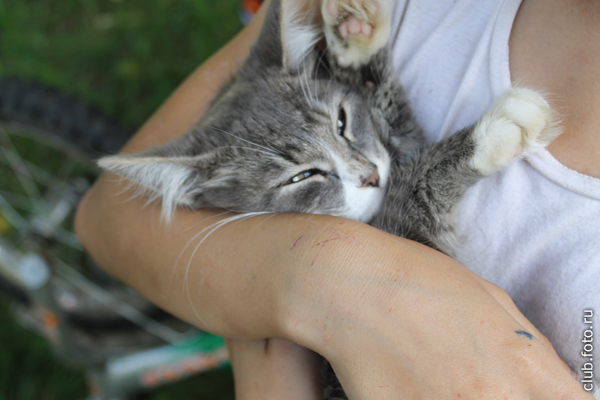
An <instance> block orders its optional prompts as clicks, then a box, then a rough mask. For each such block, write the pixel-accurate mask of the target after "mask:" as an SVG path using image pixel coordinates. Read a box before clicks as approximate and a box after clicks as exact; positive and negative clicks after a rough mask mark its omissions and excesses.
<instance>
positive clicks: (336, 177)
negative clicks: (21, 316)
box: [99, 1, 390, 222]
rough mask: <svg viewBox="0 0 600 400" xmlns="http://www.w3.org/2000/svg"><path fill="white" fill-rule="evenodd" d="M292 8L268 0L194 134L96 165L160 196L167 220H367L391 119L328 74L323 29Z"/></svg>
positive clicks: (383, 175)
mask: <svg viewBox="0 0 600 400" xmlns="http://www.w3.org/2000/svg"><path fill="white" fill-rule="evenodd" d="M288 3H290V2H288ZM293 11H295V10H291V9H288V8H287V6H283V8H281V6H280V4H279V2H278V1H273V3H272V5H271V8H270V10H269V14H268V15H267V19H266V22H265V26H264V28H263V32H262V34H261V37H260V38H259V40H258V42H257V44H256V46H255V47H254V49H253V51H252V54H251V56H250V58H249V59H248V60H247V61H246V63H245V65H244V66H243V67H242V69H241V70H240V73H239V74H238V76H237V77H236V78H235V79H234V81H233V82H232V83H231V84H230V85H228V86H227V88H226V89H225V90H224V91H223V93H222V94H221V95H220V96H219V98H218V99H217V101H216V102H215V103H214V104H213V105H212V107H211V109H210V110H209V111H208V112H207V113H206V115H205V117H204V118H203V120H202V121H201V122H200V124H198V125H197V126H196V127H195V128H193V129H192V131H191V132H189V133H188V134H187V135H185V136H184V137H182V138H181V139H179V140H176V141H174V142H171V143H167V144H165V145H163V146H159V147H156V148H153V149H150V150H147V151H145V152H142V153H138V154H131V155H117V156H112V157H105V158H103V159H101V160H100V162H99V164H100V165H101V166H102V167H103V168H105V169H108V170H110V171H113V172H116V173H117V174H119V175H121V176H123V177H125V178H128V179H130V180H132V181H133V182H134V183H136V184H137V185H138V186H139V187H140V188H141V189H143V190H144V191H145V192H146V193H148V194H149V195H150V196H151V197H152V198H160V199H161V200H162V202H163V215H165V216H169V215H170V213H171V211H172V209H173V208H174V207H175V206H188V207H193V208H199V207H220V208H225V209H228V210H232V211H238V212H251V211H272V212H308V213H324V214H332V215H338V216H344V217H348V218H353V219H357V220H360V221H363V222H367V221H369V220H370V219H372V218H373V217H374V216H375V214H376V213H377V211H378V209H379V206H380V204H381V202H382V200H383V197H384V194H385V188H386V183H387V180H388V175H389V164H390V159H389V155H388V153H387V151H386V150H385V148H384V146H383V145H382V143H381V140H382V138H384V137H386V135H387V132H386V127H387V125H386V124H385V123H384V122H383V121H382V119H381V118H380V117H379V115H378V113H377V111H376V110H374V109H372V108H371V107H370V106H369V104H370V103H371V100H370V98H369V90H370V89H368V88H366V87H359V86H355V85H350V84H347V83H343V82H340V81H339V80H338V79H336V78H334V77H333V76H332V75H331V73H330V71H328V66H327V65H325V64H324V63H323V58H322V57H321V56H322V53H320V52H319V51H318V49H317V46H316V44H317V41H318V38H319V35H320V31H319V30H318V29H315V28H314V27H313V26H312V25H310V24H308V23H303V22H302V21H301V20H302V19H298V18H294V17H293V15H294V13H293ZM297 15H298V14H297V13H296V17H297ZM290 35H292V37H293V40H290V39H289V37H290Z"/></svg>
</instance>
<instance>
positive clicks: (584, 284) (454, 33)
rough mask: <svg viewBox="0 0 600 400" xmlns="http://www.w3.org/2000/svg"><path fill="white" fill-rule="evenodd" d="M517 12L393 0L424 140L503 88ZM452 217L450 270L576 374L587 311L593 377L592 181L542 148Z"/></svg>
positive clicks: (396, 46) (598, 314) (595, 196)
mask: <svg viewBox="0 0 600 400" xmlns="http://www.w3.org/2000/svg"><path fill="white" fill-rule="evenodd" d="M519 6H520V0H455V1H439V0H413V1H410V0H397V1H396V2H395V8H396V9H395V12H394V16H393V22H392V40H393V56H394V63H395V66H396V68H397V71H398V74H399V77H400V81H401V82H402V84H403V85H404V86H405V88H406V90H407V92H408V94H409V97H410V100H411V103H412V106H413V108H414V109H415V112H416V114H417V118H418V120H419V121H420V123H421V125H422V126H423V127H424V128H425V131H426V134H427V136H428V138H429V139H430V140H431V141H435V140H440V139H442V138H444V137H447V136H448V135H451V134H452V133H453V132H455V131H457V130H458V129H460V128H463V127H465V126H468V125H470V124H472V123H473V122H475V121H476V120H477V119H478V118H479V117H480V116H481V115H482V114H483V113H484V111H485V110H486V109H487V108H488V107H489V106H490V105H491V103H492V102H493V100H494V99H496V98H498V97H499V96H500V95H501V94H502V93H503V92H505V91H506V90H508V89H509V88H510V87H511V79H510V70H509V63H508V56H509V52H508V40H509V36H510V31H511V28H512V25H513V21H514V18H515V15H516V13H517V10H518V9H519ZM459 215H460V227H459V233H460V236H461V239H463V241H464V245H463V246H462V249H463V253H462V255H461V257H460V261H461V262H462V263H463V264H465V265H466V266H467V267H469V268H470V269H471V270H473V271H475V272H476V273H478V274H479V275H481V276H482V277H483V278H485V279H487V280H489V281H491V282H493V283H495V284H497V285H499V286H500V287H502V288H503V289H504V290H506V291H507V292H508V293H509V294H510V296H511V297H512V298H513V300H514V301H515V303H516V305H517V306H518V307H519V309H520V310H521V312H523V314H524V315H525V316H526V317H527V318H529V320H530V321H531V322H532V323H533V324H534V325H535V326H536V327H537V328H538V329H539V330H540V331H541V332H542V333H543V334H545V335H546V336H547V337H548V338H549V339H550V341H551V342H552V344H553V345H554V346H555V348H556V350H557V352H558V354H559V355H560V356H561V357H562V358H563V359H564V360H565V361H566V362H567V363H568V364H569V365H570V367H571V368H572V369H573V370H574V371H575V372H577V373H578V374H579V375H580V376H582V375H583V373H582V371H581V368H582V366H584V364H585V363H587V362H590V359H589V358H590V357H592V355H590V356H586V357H582V355H581V352H582V351H584V345H585V343H582V340H583V335H584V331H586V329H589V328H590V326H591V325H590V324H585V323H584V322H585V321H584V315H589V312H588V313H587V314H585V313H586V310H593V312H594V313H595V314H594V316H593V317H591V318H588V320H591V321H593V325H594V329H593V331H595V332H597V334H596V338H595V340H594V343H593V347H594V350H593V359H595V361H593V360H592V364H594V365H595V366H596V368H595V369H594V374H595V376H596V378H599V377H600V179H596V178H592V177H590V176H586V175H583V174H580V173H578V172H576V171H573V170H570V169H568V168H566V167H565V166H563V165H562V164H560V163H559V162H558V161H556V160H555V159H554V158H553V157H552V155H551V154H550V153H549V152H548V151H545V150H544V151H542V152H541V153H537V154H533V155H531V156H529V157H528V158H527V159H526V160H520V161H516V162H514V163H513V164H511V165H510V166H509V167H508V168H506V169H504V170H502V171H501V172H499V173H496V174H493V175H491V176H489V177H487V178H485V179H483V180H482V181H481V182H479V183H478V184H477V185H476V186H475V187H474V188H472V189H470V190H469V191H468V193H467V195H466V198H465V200H464V202H463V203H462V205H461V209H460V213H459ZM588 334H589V332H588ZM586 348H587V349H589V348H590V347H589V346H588V347H586ZM594 389H597V386H596V385H595V386H594ZM599 393H600V392H599Z"/></svg>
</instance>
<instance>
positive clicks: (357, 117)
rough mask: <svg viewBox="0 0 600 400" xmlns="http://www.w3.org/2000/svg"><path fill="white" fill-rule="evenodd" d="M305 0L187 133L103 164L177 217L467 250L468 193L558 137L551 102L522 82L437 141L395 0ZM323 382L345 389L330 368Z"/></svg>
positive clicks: (291, 6) (269, 31)
mask: <svg viewBox="0 0 600 400" xmlns="http://www.w3.org/2000/svg"><path fill="white" fill-rule="evenodd" d="M301 3H302V2H298V1H294V0H273V1H272V3H271V5H270V8H269V10H268V13H267V16H266V19H265V23H264V26H263V29H262V32H261V35H260V37H259V39H258V41H257V43H256V44H255V45H254V46H253V48H252V51H251V54H250V56H249V58H248V59H247V60H246V62H245V63H244V64H243V65H242V66H241V67H240V70H239V72H238V73H237V75H236V76H235V77H233V78H232V80H231V81H230V82H229V83H228V84H227V85H226V86H225V87H224V88H223V89H222V91H221V92H220V94H219V96H218V97H217V98H216V100H215V101H214V103H213V104H212V106H211V108H210V109H209V111H208V112H207V113H206V115H205V116H204V117H203V118H202V120H201V121H200V123H198V124H197V125H196V126H195V127H194V128H193V129H192V130H191V131H190V132H189V133H187V134H186V135H185V136H183V137H182V138H180V139H178V140H176V141H173V142H171V143H167V144H165V145H163V146H159V147H156V148H153V149H150V150H147V151H144V152H142V153H138V154H124V155H116V156H110V157H105V158H102V159H101V160H100V161H99V164H100V166H101V167H102V168H104V169H107V170H110V171H112V172H115V173H117V174H119V175H121V176H122V177H124V178H127V179H129V180H131V181H132V182H133V183H135V184H136V186H137V187H138V188H139V190H141V191H142V192H144V193H145V194H147V195H148V196H149V197H150V199H157V200H161V201H162V205H163V216H164V217H165V218H166V219H168V218H169V217H170V215H171V213H172V211H173V210H174V209H175V208H176V207H189V208H201V207H219V208H224V209H227V210H231V211H236V212H240V213H246V212H257V211H269V212H274V213H284V212H304V213H321V214H331V215H336V216H342V217H347V218H353V219H356V220H359V221H363V222H370V223H371V224H372V225H373V226H375V227H377V228H379V229H382V230H385V231H387V232H390V233H393V234H395V235H399V236H402V237H406V238H409V239H413V240H416V241H418V242H421V243H424V244H426V245H428V246H431V247H433V248H436V249H438V250H440V251H443V252H445V253H447V254H450V255H456V254H457V252H458V246H457V242H456V239H455V235H454V228H453V226H454V218H453V213H454V210H455V208H456V206H457V204H458V203H459V201H460V199H461V197H462V195H463V194H464V192H465V190H466V189H467V188H468V187H470V186H472V185H473V184H474V183H475V182H477V180H478V179H480V178H482V177H483V176H485V175H489V174H491V173H493V172H495V171H496V170H498V169H500V168H502V167H503V166H505V165H507V164H508V163H510V162H511V161H512V160H513V159H515V158H517V157H521V156H523V155H525V154H527V153H529V152H531V151H535V150H537V149H539V148H542V147H544V146H546V145H547V144H548V143H549V142H550V141H551V140H552V139H553V138H554V137H555V136H557V135H558V134H559V130H558V129H557V128H556V124H555V123H554V119H553V116H552V112H551V111H550V108H549V107H548V105H547V103H546V102H545V101H544V100H543V98H542V97H540V95H538V94H537V93H535V92H533V91H531V90H527V89H512V90H510V91H509V92H507V93H506V94H505V95H504V96H502V97H501V98H500V99H498V100H497V101H496V103H495V104H494V105H493V106H492V107H491V108H490V110H489V111H487V112H486V113H485V114H484V115H483V116H482V118H481V119H480V120H479V121H478V122H477V123H476V124H474V125H473V126H470V127H466V128H465V129H463V130H461V131H459V132H457V133H455V134H454V135H452V136H451V137H450V138H448V139H445V140H443V141H441V142H439V143H435V144H432V145H427V144H426V143H425V139H424V135H423V132H422V130H421V128H420V127H419V125H418V124H417V122H416V120H415V117H414V116H413V113H412V111H411V108H410V105H409V103H408V99H407V96H406V94H405V92H404V90H403V89H402V87H401V86H400V84H399V83H398V80H397V78H396V76H395V75H394V73H393V68H392V65H391V62H390V57H389V49H388V39H389V32H390V8H391V6H390V4H389V3H388V0H322V1H321V7H320V13H315V15H313V14H311V12H310V11H305V10H302V9H301V7H300V4H301ZM308 8H309V9H310V7H308ZM313 8H314V7H313ZM319 14H320V15H319ZM325 386H326V390H325V392H326V393H325V398H326V399H345V398H346V396H345V394H344V393H343V390H342V389H341V387H340V385H339V383H337V379H335V375H334V374H333V373H332V372H331V373H330V374H329V376H328V377H327V382H326V385H325Z"/></svg>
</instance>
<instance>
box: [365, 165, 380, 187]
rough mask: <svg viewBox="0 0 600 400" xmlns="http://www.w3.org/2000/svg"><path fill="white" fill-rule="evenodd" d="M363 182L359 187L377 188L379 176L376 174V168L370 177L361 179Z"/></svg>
mask: <svg viewBox="0 0 600 400" xmlns="http://www.w3.org/2000/svg"><path fill="white" fill-rule="evenodd" d="M361 179H362V180H363V182H362V185H360V187H369V186H370V187H379V174H378V173H377V167H375V169H374V170H373V173H372V174H371V176H369V177H368V178H367V179H364V178H361Z"/></svg>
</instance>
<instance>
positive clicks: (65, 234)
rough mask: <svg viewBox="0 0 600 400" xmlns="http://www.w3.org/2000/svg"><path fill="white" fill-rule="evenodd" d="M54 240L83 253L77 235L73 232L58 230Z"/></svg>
mask: <svg viewBox="0 0 600 400" xmlns="http://www.w3.org/2000/svg"><path fill="white" fill-rule="evenodd" d="M54 238H55V239H56V240H58V241H59V242H61V243H62V244H65V245H67V246H69V247H70V248H72V249H75V250H79V251H83V247H82V246H81V243H80V242H79V239H78V238H77V235H75V234H74V233H73V232H69V231H67V230H65V229H58V230H57V231H56V232H55V235H54Z"/></svg>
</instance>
